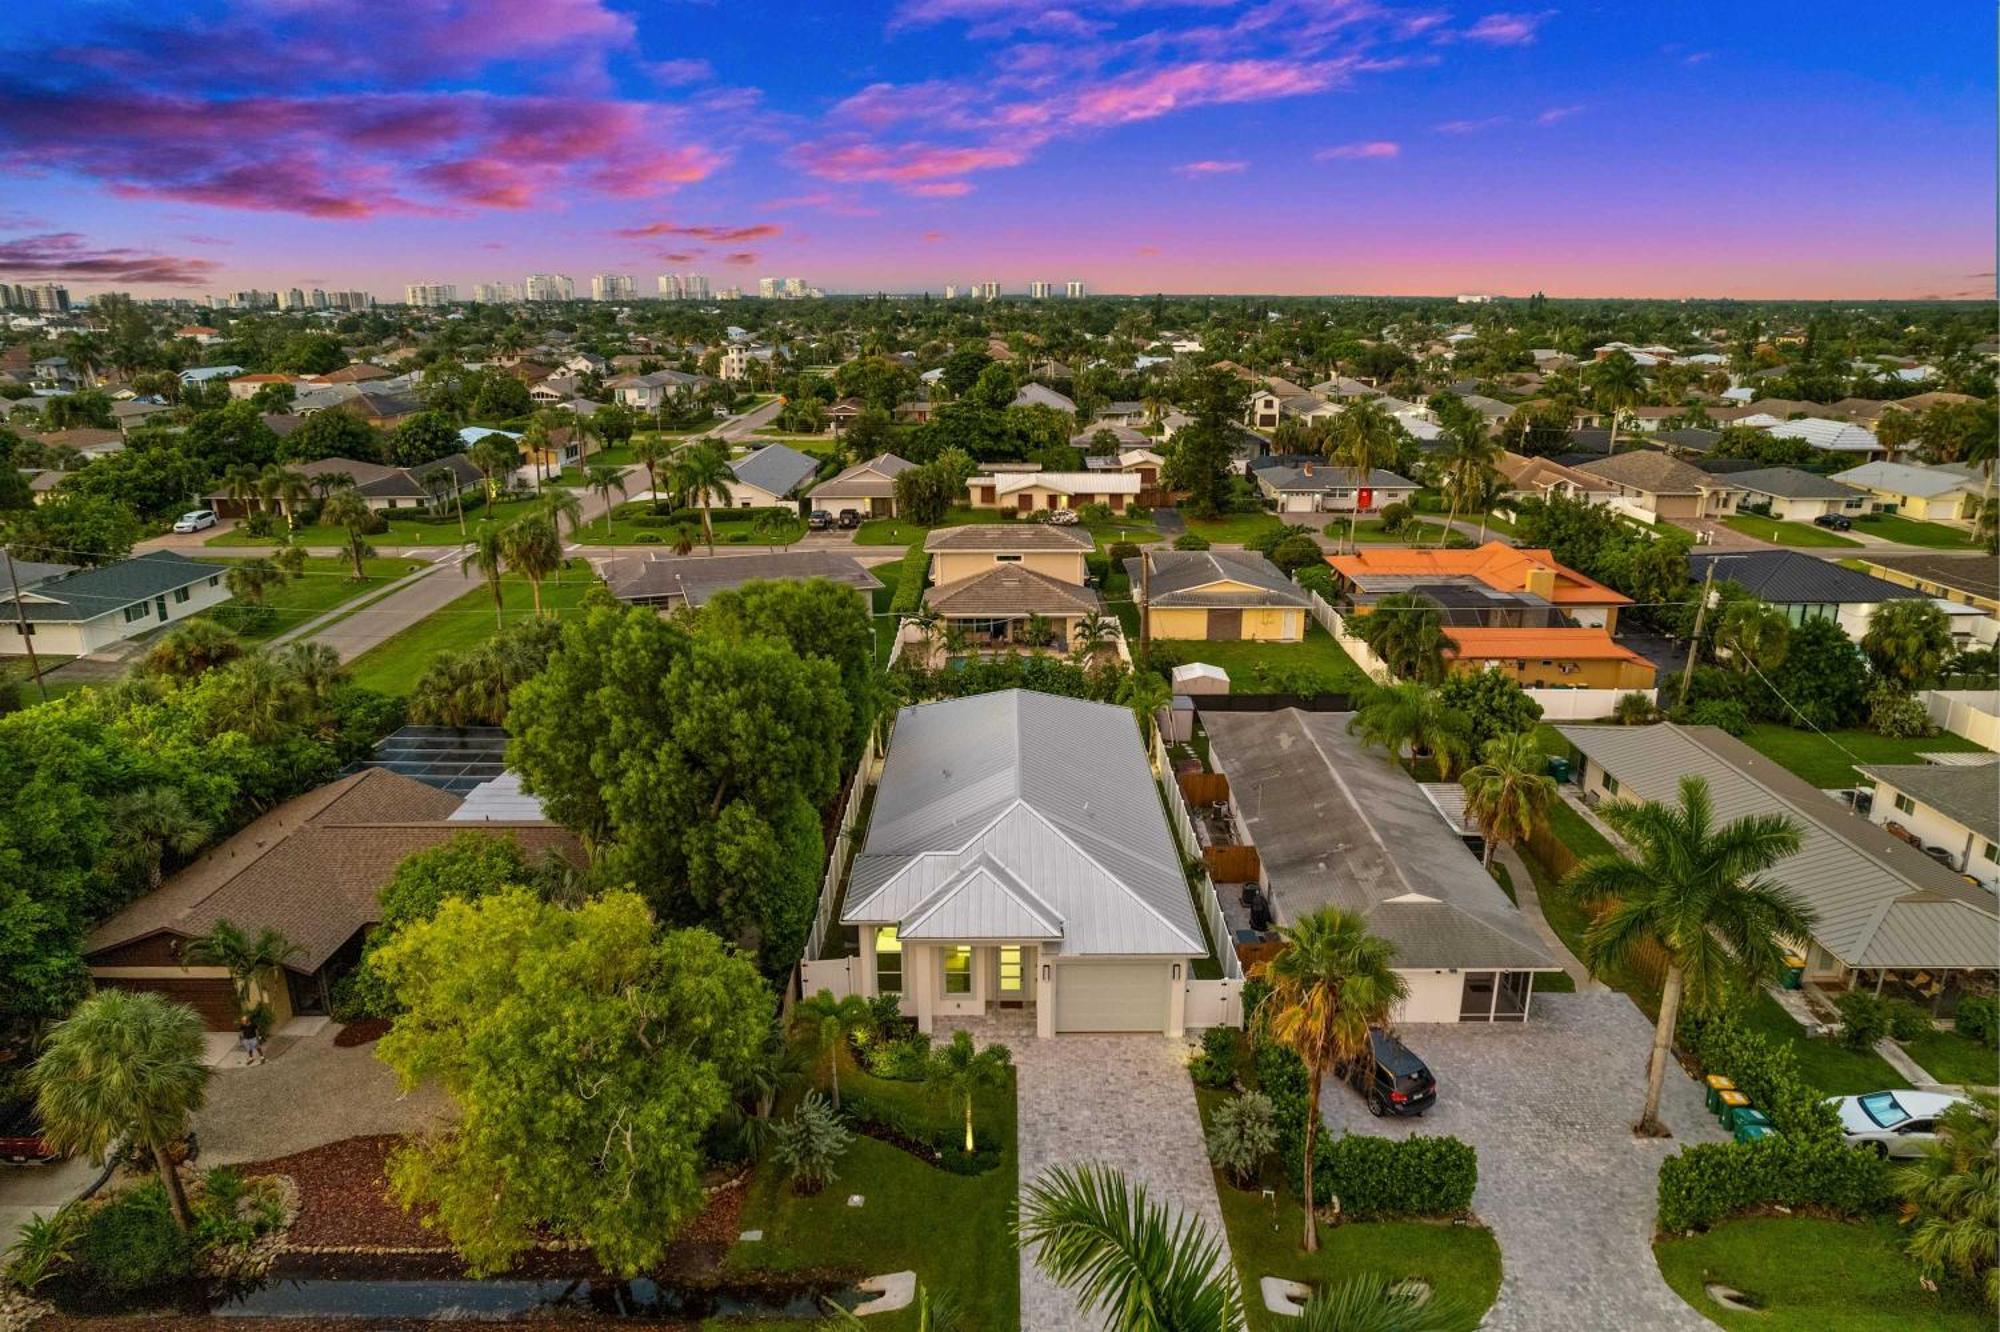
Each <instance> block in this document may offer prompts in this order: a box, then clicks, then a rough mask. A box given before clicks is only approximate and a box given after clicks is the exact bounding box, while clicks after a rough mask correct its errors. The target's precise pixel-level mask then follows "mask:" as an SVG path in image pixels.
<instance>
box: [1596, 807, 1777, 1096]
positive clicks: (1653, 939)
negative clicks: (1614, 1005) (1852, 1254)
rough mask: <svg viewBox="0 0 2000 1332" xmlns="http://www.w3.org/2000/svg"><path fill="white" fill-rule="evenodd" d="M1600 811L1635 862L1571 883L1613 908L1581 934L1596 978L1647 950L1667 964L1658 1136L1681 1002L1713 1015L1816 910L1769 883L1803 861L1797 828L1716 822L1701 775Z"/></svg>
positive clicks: (1616, 860)
mask: <svg viewBox="0 0 2000 1332" xmlns="http://www.w3.org/2000/svg"><path fill="white" fill-rule="evenodd" d="M1603 814H1604V818H1605V821H1606V822H1608V823H1609V824H1610V825H1611V826H1612V828H1613V829H1615V830H1616V831H1617V832H1618V833H1619V834H1620V835H1621V836H1622V837H1624V839H1625V840H1626V841H1627V842H1629V843H1630V844H1631V845H1632V847H1633V849H1634V850H1635V851H1636V852H1637V854H1638V858H1637V859H1636V860H1628V859H1626V858H1625V857H1623V856H1620V855H1615V854H1613V855H1604V856H1597V857H1594V858H1593V859H1591V860H1588V861H1586V862H1584V863H1583V864H1582V865H1579V866H1577V868H1576V869H1574V870H1572V871H1571V872H1570V875H1569V877H1568V878H1567V879H1566V880H1564V881H1563V887H1564V889H1565V890H1566V891H1567V892H1568V893H1569V894H1570V895H1571V896H1573V897H1575V898H1576V899H1577V900H1578V901H1580V902H1582V903H1584V904H1585V905H1587V906H1592V907H1595V906H1599V905H1603V906H1604V907H1605V909H1604V910H1603V911H1602V912H1601V913H1600V914H1599V915H1598V917H1597V920H1596V921H1595V922H1594V923H1593V924H1592V925H1591V926H1590V927H1589V928H1588V929H1587V930H1585V931H1584V935H1583V961H1584V965H1586V966H1588V967H1589V968H1590V969H1591V971H1592V972H1595V973H1599V974H1601V973H1602V971H1603V970H1604V969H1605V968H1608V967H1614V966H1618V965H1621V964H1623V963H1626V962H1629V961H1631V960H1633V959H1635V958H1637V957H1638V956H1640V955H1641V954H1643V953H1648V952H1655V951H1657V953H1658V954H1659V955H1661V956H1663V957H1664V958H1665V960H1666V978H1665V982H1664V984H1663V985H1662V987H1661V991H1660V1018H1659V1022H1658V1024H1657V1025H1656V1026H1655V1028H1654V1032H1653V1055H1652V1061H1651V1063H1650V1064H1649V1065H1648V1066H1647V1072H1646V1108H1645V1110H1644V1111H1643V1112H1642V1113H1641V1114H1640V1116H1639V1123H1638V1125H1637V1126H1636V1131H1637V1132H1639V1133H1643V1134H1648V1135H1653V1136H1658V1135H1659V1134H1660V1133H1661V1131H1662V1130H1661V1127H1660V1088H1661V1085H1662V1083H1663V1082H1664V1080H1665V1077H1666V1071H1667V1061H1668V1059H1669V1058H1670V1053H1669V1051H1670V1047H1671V1045H1672V1042H1673V1035H1674V1023H1675V1021H1676V1020H1677V1019H1678V1018H1679V1016H1680V1010H1681V1005H1682V1003H1683V1002H1685V1003H1686V1004H1687V1006H1688V1007H1689V1008H1690V1009H1692V1010H1693V1011H1695V1012H1697V1013H1699V1012H1704V1011H1707V1010H1710V1009H1713V1008H1715V1007H1717V1006H1718V1005H1720V1004H1721V1003H1722V1002H1723V1001H1724V1000H1725V999H1726V998H1727V997H1728V996H1729V995H1730V994H1731V993H1733V992H1734V991H1735V990H1736V989H1737V987H1738V986H1740V985H1741V984H1744V983H1756V982H1759V981H1762V980H1764V979H1766V978H1768V977H1772V976H1775V975H1776V974H1777V972H1778V967H1779V965H1780V964H1781V963H1782V962H1783V960H1784V956H1785V953H1786V951H1787V949H1789V948H1790V947H1791V946H1792V945H1793V943H1795V942H1796V941H1799V940H1803V939H1808V938H1811V937H1812V928H1813V914H1812V911H1811V910H1810V909H1809V908H1807V907H1806V906H1805V905H1804V904H1803V903H1801V902H1800V901H1799V899H1798V898H1797V896H1795V895H1794V894H1793V892H1792V890H1791V889H1789V888H1787V887H1785V886H1784V885H1783V884H1781V883H1778V882H1776V881H1774V880H1772V879H1770V878H1768V877H1767V875H1768V873H1769V871H1770V870H1771V868H1772V867H1773V866H1775V865H1777V864H1778V862H1780V861H1782V860H1784V859H1785V858H1786V857H1788V856H1791V855H1793V854H1795V853H1797V851H1798V849H1799V827H1798V824H1796V823H1795V822H1793V821H1792V819H1791V818H1790V817H1789V816H1787V815H1783V814H1752V815H1746V816H1745V817H1743V818H1740V819H1736V820H1734V821H1733V822H1730V823H1718V822H1717V821H1716V817H1715V804H1714V801H1713V800H1712V799H1711V798H1710V796H1709V793H1708V783H1707V782H1705V781H1703V780H1702V779H1701V778H1699V777H1683V778H1681V784H1680V802H1679V803H1678V804H1675V805H1667V804H1661V803H1658V802H1656V801H1646V802H1644V803H1642V804H1632V803H1628V802H1622V801H1620V802H1614V803H1612V804H1608V805H1606V806H1605V807H1604V809H1603ZM1683 996H1685V999H1684V998H1683Z"/></svg>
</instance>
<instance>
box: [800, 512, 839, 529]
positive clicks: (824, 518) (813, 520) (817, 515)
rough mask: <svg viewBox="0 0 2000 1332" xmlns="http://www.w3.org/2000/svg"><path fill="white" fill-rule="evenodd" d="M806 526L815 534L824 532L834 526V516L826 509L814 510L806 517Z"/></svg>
mask: <svg viewBox="0 0 2000 1332" xmlns="http://www.w3.org/2000/svg"><path fill="white" fill-rule="evenodd" d="M806 526H807V527H809V528H811V529H812V530H813V531H815V532H824V531H826V529H827V528H829V527H832V526H833V515H832V514H830V513H828V512H827V511H826V510H825V509H814V510H813V511H812V512H811V513H809V514H807V515H806Z"/></svg>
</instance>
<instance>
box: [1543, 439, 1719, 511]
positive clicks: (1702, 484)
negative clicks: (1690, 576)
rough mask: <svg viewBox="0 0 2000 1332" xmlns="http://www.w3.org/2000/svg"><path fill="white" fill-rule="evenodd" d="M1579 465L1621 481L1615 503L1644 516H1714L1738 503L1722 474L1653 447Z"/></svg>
mask: <svg viewBox="0 0 2000 1332" xmlns="http://www.w3.org/2000/svg"><path fill="white" fill-rule="evenodd" d="M1576 470H1577V471H1579V472H1585V473H1588V474H1589V475H1591V476H1594V477H1596V478H1597V479H1598V480H1600V481H1609V482H1610V483H1611V484H1612V485H1613V486H1615V487H1617V490H1618V494H1617V497H1616V498H1615V499H1613V500H1612V501H1610V502H1611V504H1612V507H1614V508H1617V509H1619V510H1621V511H1623V512H1626V513H1629V514H1631V515H1632V516H1633V517H1635V518H1639V519H1640V520H1642V521H1644V522H1649V523H1651V522H1658V521H1660V520H1661V519H1663V518H1669V519H1670V518H1679V519H1683V520H1687V519H1696V518H1716V517H1721V516H1722V515H1724V514H1727V513H1730V512H1732V511H1733V510H1734V508H1735V505H1734V503H1733V500H1734V493H1733V492H1732V491H1731V490H1730V489H1729V486H1728V484H1727V482H1726V481H1725V480H1724V479H1723V478H1721V477H1714V476H1710V475H1709V474H1708V473H1707V472H1704V471H1702V470H1701V469H1700V468H1698V467H1695V466H1693V465H1692V464H1689V463H1684V462H1682V461H1681V460H1680V459H1679V458H1672V457H1669V456H1667V455H1666V454H1664V453H1655V452H1653V451H1651V450H1649V449H1648V450H1640V449H1634V450H1633V451H1632V452H1630V453H1614V454H1612V455H1611V456H1610V457H1608V458H1595V459H1592V460H1591V461H1590V462H1586V463H1578V464H1577V465H1576Z"/></svg>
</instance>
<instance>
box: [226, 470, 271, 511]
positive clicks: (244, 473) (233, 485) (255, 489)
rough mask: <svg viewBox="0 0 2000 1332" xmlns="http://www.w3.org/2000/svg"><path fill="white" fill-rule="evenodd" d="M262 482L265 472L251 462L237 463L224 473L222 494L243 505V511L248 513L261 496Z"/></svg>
mask: <svg viewBox="0 0 2000 1332" xmlns="http://www.w3.org/2000/svg"><path fill="white" fill-rule="evenodd" d="M262 483H263V473H261V472H259V471H258V470H257V469H256V468H255V467H253V466H251V465H250V464H249V463H237V464H235V465H234V466H232V467H230V468H229V470H228V471H226V472H224V473H223V474H222V494H223V496H224V497H225V498H226V499H229V500H231V501H233V502H234V503H236V504H240V505H242V506H243V512H244V513H246V514H247V513H249V512H250V506H251V505H252V504H253V503H255V502H256V501H257V499H258V498H259V494H260V492H259V487H260V486H261V485H262Z"/></svg>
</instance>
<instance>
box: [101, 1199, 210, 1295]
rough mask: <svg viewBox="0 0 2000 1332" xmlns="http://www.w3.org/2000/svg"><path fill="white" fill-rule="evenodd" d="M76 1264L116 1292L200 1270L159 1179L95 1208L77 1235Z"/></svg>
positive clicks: (119, 1292)
mask: <svg viewBox="0 0 2000 1332" xmlns="http://www.w3.org/2000/svg"><path fill="white" fill-rule="evenodd" d="M76 1265H77V1267H78V1268H79V1269H81V1271H82V1272H83V1274H84V1275H85V1276H86V1277H87V1278H89V1279H90V1280H91V1281H92V1282H93V1283H94V1284H96V1285H99V1286H101V1287H103V1288H104V1289H105V1290H107V1291H110V1292H111V1293H113V1294H118V1295H123V1294H129V1293H131V1292H133V1291H140V1290H147V1289H150V1288H151V1287H154V1286H161V1285H165V1284H167V1283H168V1282H171V1281H177V1280H180V1279H182V1278H184V1277H186V1276H188V1275H189V1274H190V1273H192V1272H193V1270H194V1247H193V1245H192V1244H191V1243H190V1242H189V1240H188V1237H187V1235H186V1234H184V1233H182V1231H181V1228H180V1227H179V1226H178V1225H176V1224H175V1223H174V1217H173V1213H172V1212H171V1211H169V1210H168V1208H167V1191H166V1189H165V1188H164V1187H163V1186H162V1185H161V1184H160V1182H159V1181H158V1180H157V1179H153V1180H147V1181H146V1182H145V1183H144V1184H141V1185H139V1186H138V1187H137V1188H135V1189H132V1190H130V1191H129V1192H127V1193H123V1194H120V1195H119V1196H118V1197H116V1198H113V1199H112V1200H111V1201H109V1202H107V1203H105V1204H104V1206H102V1207H99V1208H97V1209H96V1210H95V1211H93V1212H91V1213H90V1215H89V1216H88V1217H87V1218H86V1219H85V1221H84V1224H83V1233H82V1234H81V1235H80V1236H79V1237H78V1239H77V1245H76Z"/></svg>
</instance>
